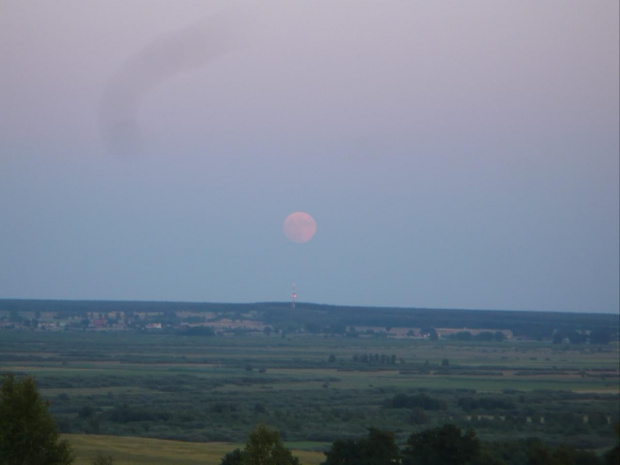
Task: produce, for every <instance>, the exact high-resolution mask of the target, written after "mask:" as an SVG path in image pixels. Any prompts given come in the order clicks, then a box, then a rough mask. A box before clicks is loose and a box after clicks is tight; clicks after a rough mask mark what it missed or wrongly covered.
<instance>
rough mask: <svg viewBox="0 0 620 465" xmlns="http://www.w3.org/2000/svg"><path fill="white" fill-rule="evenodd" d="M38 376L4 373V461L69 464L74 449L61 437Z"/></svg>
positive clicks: (0, 394)
mask: <svg viewBox="0 0 620 465" xmlns="http://www.w3.org/2000/svg"><path fill="white" fill-rule="evenodd" d="M48 408H49V403H47V402H44V401H43V400H42V399H41V397H40V396H39V393H38V392H37V387H36V383H35V380H34V378H32V377H31V376H27V377H25V378H22V379H21V380H16V379H15V376H14V375H13V374H11V373H9V374H6V375H4V377H3V379H2V386H0V465H68V464H71V463H73V458H74V457H73V452H72V450H71V446H70V445H69V443H68V442H67V441H64V440H60V437H59V434H58V429H57V427H56V423H54V420H53V418H52V416H51V415H50V413H49V410H48Z"/></svg>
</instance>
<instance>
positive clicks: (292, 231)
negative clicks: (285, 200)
mask: <svg viewBox="0 0 620 465" xmlns="http://www.w3.org/2000/svg"><path fill="white" fill-rule="evenodd" d="M282 229H284V235H285V236H286V238H287V239H288V240H289V241H292V242H297V243H301V242H308V241H309V240H310V239H312V237H313V236H314V233H316V221H314V218H312V217H311V216H310V215H308V214H307V213H306V212H294V213H291V214H290V215H289V216H287V217H286V219H285V220H284V224H283V225H282Z"/></svg>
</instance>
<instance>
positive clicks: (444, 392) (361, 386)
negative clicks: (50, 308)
mask: <svg viewBox="0 0 620 465" xmlns="http://www.w3.org/2000/svg"><path fill="white" fill-rule="evenodd" d="M364 360H367V361H364ZM619 361H620V357H619V350H618V345H617V344H609V345H607V346H604V347H595V346H584V345H569V344H551V343H549V342H547V343H545V342H526V341H504V342H488V343H482V342H458V341H450V340H439V341H430V340H421V339H419V338H388V337H372V336H370V337H365V336H364V337H354V338H352V337H345V336H326V335H308V334H303V335H293V336H286V337H281V336H279V335H271V336H268V335H265V334H256V335H249V334H247V335H242V336H213V337H187V336H179V335H170V334H151V333H137V332H93V331H90V332H89V331H75V332H74V331H63V332H56V333H52V332H37V331H3V332H2V333H1V337H0V372H4V371H12V372H15V373H20V374H30V375H33V376H35V377H36V379H37V382H38V385H39V389H40V392H41V393H42V395H43V396H44V397H45V398H46V399H48V400H50V401H51V409H52V413H53V415H54V417H55V418H56V420H57V422H58V424H59V427H60V429H61V431H62V432H63V433H72V435H71V436H70V437H71V438H72V439H71V441H72V442H75V448H76V450H77V451H78V452H79V453H80V454H82V455H81V456H80V457H83V458H80V460H81V462H78V463H88V460H89V458H90V457H92V454H94V453H96V451H97V450H102V451H110V453H112V452H114V454H112V455H113V456H114V457H115V458H116V455H115V454H118V460H117V461H116V463H136V464H140V463H189V464H191V463H202V464H204V463H219V459H220V458H221V457H222V456H223V455H224V453H226V451H227V450H230V449H227V448H231V447H232V448H234V447H235V446H234V443H242V442H243V441H245V440H246V439H247V435H248V433H249V431H250V430H251V429H252V428H253V427H254V426H255V425H256V424H257V423H266V424H268V425H270V426H272V427H274V428H277V429H278V430H279V431H280V432H281V434H282V436H283V438H284V440H285V441H291V442H290V444H292V445H293V447H295V448H296V449H300V450H301V449H303V450H305V451H306V452H299V456H300V458H301V457H302V456H303V457H304V459H303V460H302V462H303V463H319V462H320V461H321V460H322V455H321V454H320V452H313V451H312V449H314V450H315V451H316V450H317V448H319V450H324V449H325V448H326V447H328V445H329V444H330V443H331V441H333V440H334V439H336V438H359V437H361V436H363V435H364V434H366V432H367V428H368V427H371V426H373V427H378V428H382V429H386V430H390V431H395V432H396V434H397V438H398V440H399V441H401V443H402V441H403V440H404V439H405V438H406V437H407V435H409V434H411V433H412V432H417V431H421V430H423V429H426V428H429V427H433V426H437V425H441V424H444V423H445V422H452V423H455V424H457V425H458V426H460V427H469V426H473V427H475V428H476V431H477V432H478V434H479V436H480V437H482V438H485V439H489V440H495V439H504V438H511V437H526V436H541V437H544V438H545V439H547V440H549V441H553V442H556V443H557V442H563V441H569V442H571V443H573V444H582V445H584V446H585V447H590V446H591V447H607V445H608V444H610V443H611V442H612V441H613V440H614V436H613V430H612V426H611V423H613V422H615V421H617V420H618V418H619V416H620V412H619V408H618V400H619V395H620V383H619V370H618V363H619ZM398 395H406V396H412V397H415V396H418V397H419V396H421V395H424V396H428V397H429V398H431V400H432V401H433V402H435V404H434V405H435V406H434V407H433V406H427V405H422V404H419V405H413V406H411V405H409V406H407V407H406V408H398V407H394V406H392V405H391V403H392V400H393V399H394V398H395V396H398ZM472 400H473V401H474V405H476V407H475V408H470V409H466V408H464V407H463V405H464V404H463V402H466V403H469V405H472ZM498 401H502V402H499V403H498ZM476 402H477V404H476ZM498 405H499V406H498ZM478 416H480V417H481V418H483V420H478ZM500 416H502V417H505V419H506V420H505V421H502V422H501V423H500V422H499V420H496V419H495V420H490V419H489V418H490V417H493V418H498V417H500ZM541 417H545V422H544V423H541V422H540V421H539V420H537V421H530V420H531V419H532V418H535V419H540V418H541ZM584 418H587V421H584ZM528 419H530V420H528ZM83 433H86V434H83ZM164 439H165V440H164ZM175 440H182V441H184V442H177V441H175ZM145 441H146V442H145ZM149 441H154V442H149ZM231 444H233V445H231ZM321 448H322V449H321ZM156 450H157V451H160V452H158V453H157V454H156V456H157V457H159V458H158V459H157V460H159V461H157V460H155V458H153V457H151V456H150V455H149V454H150V453H151V452H152V451H156ZM306 453H307V454H309V455H308V456H307V457H306V455H304V454H306ZM89 454H90V455H89ZM175 454H179V455H175ZM317 454H318V455H317ZM216 456H217V457H216ZM180 457H182V459H181V458H180ZM212 459H213V460H215V461H214V462H210V460H212ZM313 460H315V461H313Z"/></svg>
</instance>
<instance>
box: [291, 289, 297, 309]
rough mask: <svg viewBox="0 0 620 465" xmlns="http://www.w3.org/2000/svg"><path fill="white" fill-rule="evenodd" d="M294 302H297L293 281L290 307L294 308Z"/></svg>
mask: <svg viewBox="0 0 620 465" xmlns="http://www.w3.org/2000/svg"><path fill="white" fill-rule="evenodd" d="M295 302H297V291H295V284H294V283H293V292H292V293H291V308H295Z"/></svg>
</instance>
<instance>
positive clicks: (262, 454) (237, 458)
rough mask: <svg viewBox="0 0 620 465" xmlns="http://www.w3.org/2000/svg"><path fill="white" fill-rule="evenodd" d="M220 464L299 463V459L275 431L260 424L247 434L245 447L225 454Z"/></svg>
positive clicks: (296, 464)
mask: <svg viewBox="0 0 620 465" xmlns="http://www.w3.org/2000/svg"><path fill="white" fill-rule="evenodd" d="M220 465H299V459H298V458H297V457H293V455H292V454H291V451H290V450H288V449H287V448H286V447H284V444H282V440H281V439H280V434H279V433H278V432H277V431H273V430H270V429H269V428H268V427H267V426H266V425H263V424H260V425H258V426H256V428H254V430H252V432H251V433H250V435H249V436H248V442H247V444H246V446H245V448H244V449H243V450H240V449H235V450H233V451H232V452H229V453H228V454H226V455H225V456H224V457H223V458H222V460H221V462H220Z"/></svg>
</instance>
